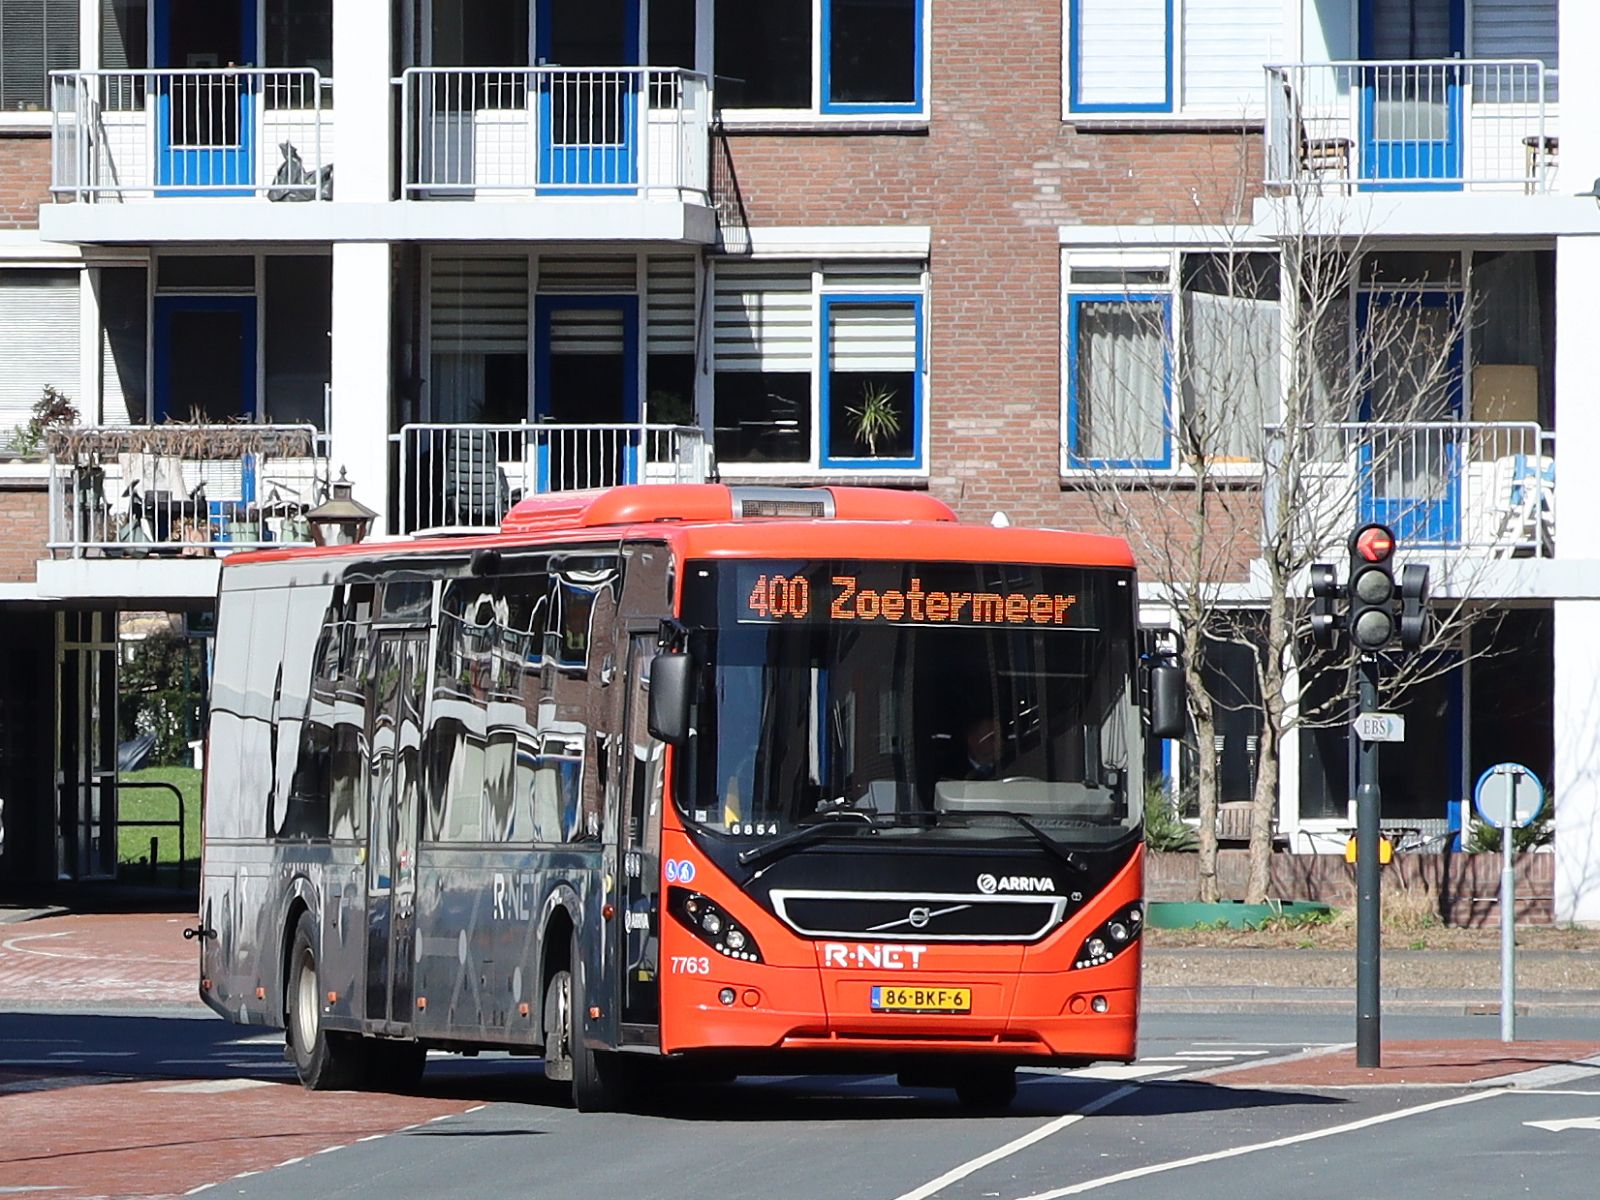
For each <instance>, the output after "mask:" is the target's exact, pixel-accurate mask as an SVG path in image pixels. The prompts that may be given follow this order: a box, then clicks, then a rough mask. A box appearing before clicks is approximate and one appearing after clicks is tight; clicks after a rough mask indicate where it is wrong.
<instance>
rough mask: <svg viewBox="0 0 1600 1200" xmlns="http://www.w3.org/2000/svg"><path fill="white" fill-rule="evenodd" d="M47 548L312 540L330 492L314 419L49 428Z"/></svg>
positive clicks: (89, 553) (67, 551)
mask: <svg viewBox="0 0 1600 1200" xmlns="http://www.w3.org/2000/svg"><path fill="white" fill-rule="evenodd" d="M48 452H49V463H50V550H51V552H52V554H55V555H64V556H67V557H71V558H84V557H96V558H111V557H143V556H147V555H151V554H160V555H168V556H182V557H204V556H209V555H212V554H218V553H226V552H228V551H232V550H241V549H247V548H253V547H258V546H262V545H266V544H278V543H281V542H304V541H309V540H310V529H309V526H308V525H307V524H306V521H305V514H306V512H307V510H309V509H311V508H313V507H315V506H316V505H317V504H319V503H321V502H322V500H324V499H325V498H326V495H327V486H328V455H327V451H326V448H325V439H324V438H323V436H322V435H321V434H319V433H318V432H317V430H316V429H315V427H313V426H310V425H222V426H205V425H144V426H77V427H73V428H69V429H64V430H59V431H56V432H54V433H52V434H51V435H50V441H49V445H48Z"/></svg>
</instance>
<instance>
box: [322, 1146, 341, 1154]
mask: <svg viewBox="0 0 1600 1200" xmlns="http://www.w3.org/2000/svg"><path fill="white" fill-rule="evenodd" d="M343 1149H344V1147H343V1146H324V1147H323V1148H322V1149H321V1150H318V1151H317V1153H318V1154H332V1153H333V1152H334V1151H335V1150H343Z"/></svg>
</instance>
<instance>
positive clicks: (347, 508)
mask: <svg viewBox="0 0 1600 1200" xmlns="http://www.w3.org/2000/svg"><path fill="white" fill-rule="evenodd" d="M353 486H354V485H353V484H352V483H351V482H350V481H349V480H348V479H346V478H345V473H344V468H343V467H340V468H339V478H338V479H336V480H335V481H334V484H333V495H332V496H331V497H329V498H328V499H327V500H324V501H323V502H322V503H321V504H319V505H317V506H316V507H315V508H313V509H312V510H311V511H310V512H308V513H307V514H306V521H307V522H308V523H309V524H310V526H311V540H312V541H313V542H315V543H316V544H317V545H319V546H353V545H355V544H356V543H357V542H359V541H360V540H361V539H362V538H364V537H366V536H367V532H368V530H370V529H371V528H372V521H373V518H374V517H376V516H377V515H378V514H377V513H375V512H373V511H372V510H371V509H370V508H368V507H367V506H366V505H365V504H362V503H361V501H359V500H352V499H351V498H350V489H351V488H352V487H353Z"/></svg>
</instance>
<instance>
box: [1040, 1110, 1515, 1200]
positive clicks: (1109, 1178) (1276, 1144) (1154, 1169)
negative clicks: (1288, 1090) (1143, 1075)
mask: <svg viewBox="0 0 1600 1200" xmlns="http://www.w3.org/2000/svg"><path fill="white" fill-rule="evenodd" d="M1510 1094H1511V1093H1509V1092H1507V1091H1504V1090H1496V1091H1486V1092H1469V1093H1468V1094H1467V1095H1465V1096H1452V1097H1450V1098H1449V1099H1448V1100H1434V1101H1432V1102H1431V1103H1428V1104H1419V1105H1417V1106H1416V1107H1415V1108H1403V1109H1400V1110H1399V1111H1398V1112H1391V1113H1379V1114H1378V1115H1377V1116H1372V1117H1364V1118H1362V1119H1361V1120H1359V1121H1351V1122H1350V1123H1348V1124H1346V1125H1334V1126H1332V1127H1331V1128H1328V1129H1314V1130H1312V1131H1311V1132H1309V1133H1297V1134H1292V1135H1291V1136H1289V1137H1281V1138H1274V1139H1273V1140H1271V1141H1270V1142H1256V1143H1254V1144H1252V1145H1249V1146H1234V1147H1231V1148H1230V1149H1227V1150H1213V1151H1211V1152H1210V1153H1209V1154H1195V1155H1191V1156H1190V1157H1188V1158H1178V1159H1173V1160H1172V1161H1171V1162H1164V1163H1152V1164H1151V1165H1150V1166H1147V1167H1135V1168H1133V1169H1132V1170H1128V1171H1118V1172H1117V1173H1116V1174H1115V1175H1102V1176H1101V1177H1100V1178H1099V1179H1086V1180H1084V1181H1083V1182H1082V1183H1074V1184H1072V1185H1070V1186H1068V1187H1063V1188H1055V1189H1053V1190H1051V1191H1048V1192H1035V1193H1034V1194H1032V1195H1030V1196H1025V1197H1023V1200H1058V1197H1061V1196H1078V1195H1082V1194H1083V1193H1084V1192H1092V1191H1095V1190H1096V1189H1097V1188H1103V1187H1109V1186H1110V1185H1111V1184H1113V1183H1126V1182H1127V1181H1128V1180H1130V1179H1144V1178H1146V1177H1148V1176H1151V1175H1162V1174H1165V1173H1166V1172H1168V1171H1176V1170H1179V1169H1180V1168H1182V1167H1195V1166H1199V1165H1200V1164H1202V1163H1210V1162H1220V1161H1222V1160H1223V1159H1227V1158H1239V1157H1242V1156H1243V1155H1246V1154H1254V1153H1255V1152H1256V1151H1258V1150H1277V1149H1281V1148H1282V1147H1284V1146H1297V1145H1299V1144H1300V1143H1302V1142H1315V1141H1319V1140H1321V1139H1322V1138H1328V1137H1333V1136H1334V1135H1335V1134H1340V1133H1354V1132H1355V1131H1356V1130H1358V1129H1370V1128H1372V1127H1373V1126H1375V1125H1387V1124H1388V1123H1389V1122H1391V1121H1398V1120H1400V1119H1401V1118H1402V1117H1415V1116H1419V1115H1420V1114H1422V1113H1427V1112H1434V1111H1436V1110H1438V1109H1442V1108H1454V1107H1456V1106H1457V1105H1461V1104H1471V1103H1473V1102H1474V1101H1477V1100H1487V1099H1488V1098H1489V1097H1490V1096H1505V1095H1510Z"/></svg>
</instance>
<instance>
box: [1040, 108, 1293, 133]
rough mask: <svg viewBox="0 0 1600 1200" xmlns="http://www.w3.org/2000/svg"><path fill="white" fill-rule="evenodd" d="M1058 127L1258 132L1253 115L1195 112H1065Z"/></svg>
mask: <svg viewBox="0 0 1600 1200" xmlns="http://www.w3.org/2000/svg"><path fill="white" fill-rule="evenodd" d="M1061 121H1062V124H1064V125H1070V126H1072V127H1073V128H1074V129H1079V130H1082V131H1083V132H1085V133H1260V132H1262V130H1263V129H1264V128H1265V125H1266V122H1265V121H1263V120H1262V119H1261V118H1260V117H1257V116H1231V117H1230V116H1224V115H1222V114H1217V115H1215V116H1207V115H1203V114H1196V113H1072V112H1069V113H1065V114H1063V116H1062V118H1061Z"/></svg>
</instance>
